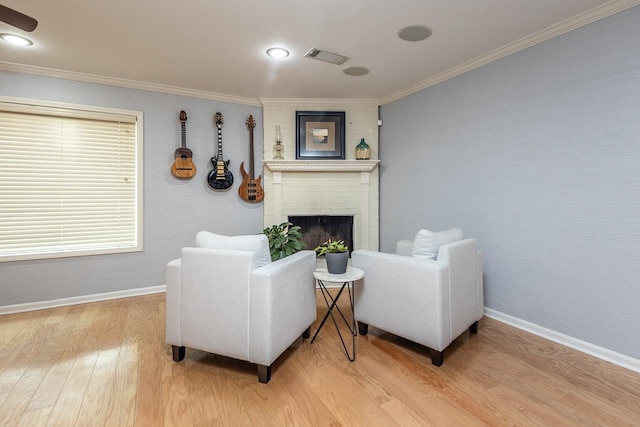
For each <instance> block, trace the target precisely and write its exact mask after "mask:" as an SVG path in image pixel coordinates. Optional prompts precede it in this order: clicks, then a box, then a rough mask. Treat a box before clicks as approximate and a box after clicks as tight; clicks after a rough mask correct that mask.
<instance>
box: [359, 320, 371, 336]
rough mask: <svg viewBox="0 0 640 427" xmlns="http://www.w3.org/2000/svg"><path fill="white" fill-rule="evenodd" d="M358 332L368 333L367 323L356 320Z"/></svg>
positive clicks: (361, 333)
mask: <svg viewBox="0 0 640 427" xmlns="http://www.w3.org/2000/svg"><path fill="white" fill-rule="evenodd" d="M358 333H359V334H360V335H367V334H368V333H369V325H367V324H366V323H362V322H360V321H358Z"/></svg>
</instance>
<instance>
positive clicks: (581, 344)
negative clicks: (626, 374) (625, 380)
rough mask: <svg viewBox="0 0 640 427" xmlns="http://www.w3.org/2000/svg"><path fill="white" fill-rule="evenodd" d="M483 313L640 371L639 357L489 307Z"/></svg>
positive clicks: (599, 357) (583, 351) (615, 363)
mask: <svg viewBox="0 0 640 427" xmlns="http://www.w3.org/2000/svg"><path fill="white" fill-rule="evenodd" d="M484 314H485V316H487V317H490V318H492V319H495V320H497V321H499V322H502V323H506V324H507V325H510V326H513V327H515V328H518V329H521V330H523V331H526V332H529V333H532V334H534V335H537V336H539V337H541V338H545V339H548V340H550V341H553V342H555V343H558V344H561V345H564V346H567V347H570V348H572V349H574V350H578V351H581V352H582V353H586V354H588V355H591V356H593V357H597V358H598V359H602V360H604V361H607V362H610V363H613V364H614V365H618V366H621V367H623V368H626V369H629V370H631V371H634V372H638V373H640V359H635V358H633V357H630V356H626V355H624V354H622V353H617V352H615V351H611V350H608V349H606V348H603V347H599V346H597V345H595V344H591V343H588V342H586V341H582V340H579V339H576V338H573V337H571V336H569V335H565V334H562V333H560V332H556V331H554V330H552V329H547V328H545V327H542V326H539V325H536V324H535V323H531V322H527V321H526V320H522V319H519V318H517V317H513V316H511V315H508V314H505V313H502V312H500V311H496V310H493V309H491V308H487V307H485V308H484Z"/></svg>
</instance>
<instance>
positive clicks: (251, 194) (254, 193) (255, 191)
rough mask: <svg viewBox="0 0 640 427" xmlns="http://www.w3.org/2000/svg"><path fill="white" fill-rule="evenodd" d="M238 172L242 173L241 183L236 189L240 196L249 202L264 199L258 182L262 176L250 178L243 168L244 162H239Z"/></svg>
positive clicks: (257, 201)
mask: <svg viewBox="0 0 640 427" xmlns="http://www.w3.org/2000/svg"><path fill="white" fill-rule="evenodd" d="M240 173H241V174H242V184H240V188H239V189H238V194H239V195H240V198H241V199H242V200H244V201H245V202H249V203H259V202H261V201H262V200H264V190H263V189H262V185H261V184H260V181H262V176H259V177H258V178H255V179H254V178H251V176H249V174H248V173H247V172H245V170H244V162H242V163H240Z"/></svg>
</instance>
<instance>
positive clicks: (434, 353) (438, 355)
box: [429, 348, 444, 366]
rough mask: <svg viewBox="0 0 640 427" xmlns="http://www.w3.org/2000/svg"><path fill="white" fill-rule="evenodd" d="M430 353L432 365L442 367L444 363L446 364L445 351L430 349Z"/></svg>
mask: <svg viewBox="0 0 640 427" xmlns="http://www.w3.org/2000/svg"><path fill="white" fill-rule="evenodd" d="M429 352H430V353H431V364H432V365H436V366H442V362H444V351H438V350H434V349H432V348H430V349H429Z"/></svg>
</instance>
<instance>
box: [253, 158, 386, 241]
mask: <svg viewBox="0 0 640 427" xmlns="http://www.w3.org/2000/svg"><path fill="white" fill-rule="evenodd" d="M378 163H379V161H378V160H313V161H312V160H304V161H300V160H267V161H264V166H265V168H264V171H265V173H264V182H263V186H264V190H265V199H264V225H265V227H269V226H271V225H273V224H279V223H281V222H284V221H287V220H288V218H289V216H304V215H324V216H332V215H339V216H352V217H353V234H352V240H353V243H352V245H351V247H350V250H352V251H353V250H356V249H373V250H377V249H378V238H379V236H378V206H379V201H378V173H377V172H378V170H377V166H378ZM311 249H313V248H311Z"/></svg>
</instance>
